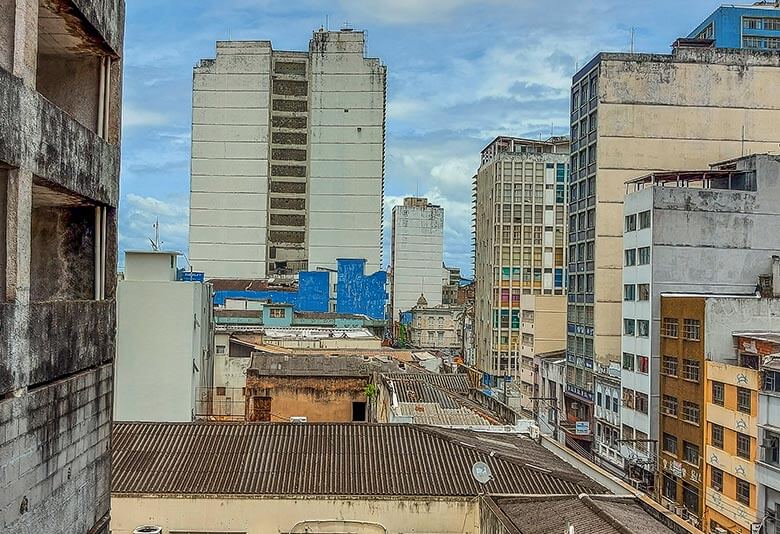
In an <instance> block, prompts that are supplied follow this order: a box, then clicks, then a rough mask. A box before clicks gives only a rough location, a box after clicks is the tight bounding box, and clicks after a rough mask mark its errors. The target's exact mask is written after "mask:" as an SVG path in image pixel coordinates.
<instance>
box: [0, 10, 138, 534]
mask: <svg viewBox="0 0 780 534" xmlns="http://www.w3.org/2000/svg"><path fill="white" fill-rule="evenodd" d="M123 33H124V2H123V1H122V0H100V1H98V0H40V1H39V0H16V1H14V0H0V222H2V224H0V243H2V247H0V355H2V356H0V531H2V532H14V533H33V532H36V533H37V532H47V533H54V532H62V533H74V532H88V533H90V534H93V533H103V532H107V531H108V520H109V515H108V513H109V482H110V457H109V439H110V438H109V436H110V432H109V427H110V421H111V389H112V361H113V358H114V330H115V317H116V315H115V313H116V312H115V307H114V292H115V285H116V284H115V279H116V276H115V265H116V206H117V199H118V194H119V136H120V120H121V112H120V109H121V99H120V94H121V80H122V78H121V61H120V60H121V53H122V41H123Z"/></svg>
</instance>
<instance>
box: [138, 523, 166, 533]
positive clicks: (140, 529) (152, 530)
mask: <svg viewBox="0 0 780 534" xmlns="http://www.w3.org/2000/svg"><path fill="white" fill-rule="evenodd" d="M133 534H163V529H162V527H158V526H154V525H144V526H142V527H136V529H135V530H134V531H133Z"/></svg>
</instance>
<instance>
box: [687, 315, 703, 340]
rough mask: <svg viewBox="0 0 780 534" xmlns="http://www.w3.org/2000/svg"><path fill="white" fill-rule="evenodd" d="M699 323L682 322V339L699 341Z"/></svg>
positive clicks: (690, 320)
mask: <svg viewBox="0 0 780 534" xmlns="http://www.w3.org/2000/svg"><path fill="white" fill-rule="evenodd" d="M700 327H701V322H700V321H699V320H698V319H684V320H683V339H687V340H689V341H699V329H700Z"/></svg>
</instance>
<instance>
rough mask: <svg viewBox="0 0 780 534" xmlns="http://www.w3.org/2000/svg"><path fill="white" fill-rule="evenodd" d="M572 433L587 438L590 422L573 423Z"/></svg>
mask: <svg viewBox="0 0 780 534" xmlns="http://www.w3.org/2000/svg"><path fill="white" fill-rule="evenodd" d="M574 433H575V434H577V435H578V436H587V435H588V434H590V422H588V421H577V422H576V423H574Z"/></svg>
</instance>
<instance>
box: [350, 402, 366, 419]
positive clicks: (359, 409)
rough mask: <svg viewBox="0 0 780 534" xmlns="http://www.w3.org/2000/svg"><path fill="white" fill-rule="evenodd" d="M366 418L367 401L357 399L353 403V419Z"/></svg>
mask: <svg viewBox="0 0 780 534" xmlns="http://www.w3.org/2000/svg"><path fill="white" fill-rule="evenodd" d="M365 420H366V403H365V402H360V401H355V402H353V403H352V421H353V422H355V421H365Z"/></svg>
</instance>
